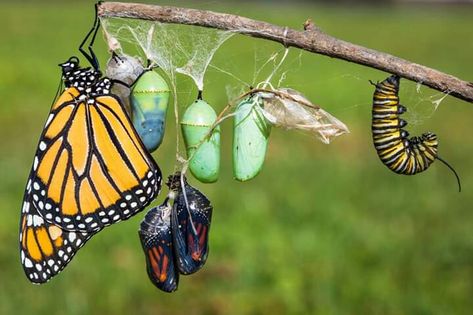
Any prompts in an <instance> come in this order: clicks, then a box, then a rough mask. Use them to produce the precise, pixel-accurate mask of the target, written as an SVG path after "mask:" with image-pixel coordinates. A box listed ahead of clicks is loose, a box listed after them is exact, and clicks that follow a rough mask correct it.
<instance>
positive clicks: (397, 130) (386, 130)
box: [371, 75, 461, 191]
mask: <svg viewBox="0 0 473 315" xmlns="http://www.w3.org/2000/svg"><path fill="white" fill-rule="evenodd" d="M399 80H400V78H399V76H397V75H392V76H390V77H389V78H387V79H386V80H384V81H382V82H380V83H377V84H374V83H373V82H371V84H373V85H374V86H375V87H376V89H375V91H374V95H373V121H372V132H373V142H374V146H375V149H376V152H377V153H378V156H379V158H380V159H381V161H382V162H383V164H384V165H386V166H387V167H388V168H389V169H390V170H391V171H393V172H395V173H398V174H404V175H414V174H417V173H420V172H423V171H425V170H426V169H427V168H429V166H430V165H431V164H432V163H433V162H434V160H435V159H437V160H439V161H441V162H442V163H444V164H445V165H446V166H447V167H448V168H450V170H452V172H453V173H454V174H455V177H456V178H457V182H458V188H459V190H460V191H461V185H460V178H459V177H458V174H457V172H456V171H455V170H454V169H453V167H451V166H450V165H449V164H448V163H447V162H446V161H444V160H443V159H441V158H440V157H439V156H438V150H437V147H438V140H437V136H436V135H435V134H433V133H432V132H426V133H424V134H422V135H421V136H420V137H411V138H408V137H409V133H408V132H407V131H406V130H403V129H402V128H403V127H405V126H406V125H407V122H406V121H405V120H403V119H400V118H399V115H401V114H403V113H404V112H406V111H407V108H406V107H404V106H402V105H400V104H399V96H398V93H399Z"/></svg>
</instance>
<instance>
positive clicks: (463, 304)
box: [0, 1, 473, 314]
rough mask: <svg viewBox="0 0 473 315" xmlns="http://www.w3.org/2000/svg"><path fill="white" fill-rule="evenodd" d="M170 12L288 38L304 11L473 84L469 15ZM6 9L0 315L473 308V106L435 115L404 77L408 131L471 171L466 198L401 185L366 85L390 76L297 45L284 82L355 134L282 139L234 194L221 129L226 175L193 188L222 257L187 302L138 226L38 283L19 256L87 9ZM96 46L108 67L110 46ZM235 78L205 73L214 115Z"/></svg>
mask: <svg viewBox="0 0 473 315" xmlns="http://www.w3.org/2000/svg"><path fill="white" fill-rule="evenodd" d="M166 3H168V4H171V2H166ZM174 4H176V3H175V2H174ZM177 4H178V5H182V6H184V5H188V6H191V7H196V8H205V9H212V10H217V11H226V12H230V13H237V14H241V15H245V16H249V17H253V18H257V19H263V20H266V21H269V22H272V23H275V24H280V25H288V26H289V27H293V28H301V25H302V23H303V22H304V21H305V19H306V18H308V17H311V18H312V19H313V20H314V21H315V23H316V24H317V25H319V26H320V27H321V28H322V29H323V30H325V31H326V32H328V33H329V34H332V35H334V36H337V37H340V38H342V39H345V40H348V41H352V42H355V43H358V44H360V45H364V46H367V47H370V48H373V49H378V50H381V51H385V52H389V53H391V54H394V55H396V56H400V57H403V58H406V59H408V60H411V61H414V62H418V63H421V64H425V65H427V66H431V67H433V68H436V69H439V70H441V71H445V72H447V73H451V74H453V75H456V76H458V77H460V78H463V79H466V80H470V81H473V62H472V55H473V18H472V17H473V7H472V6H469V7H448V6H445V7H443V6H435V7H432V6H428V5H426V6H389V7H388V6H386V7H368V6H355V5H352V6H350V7H348V6H321V5H309V4H272V3H270V2H265V3H256V4H250V3H248V4H241V5H229V4H228V5H227V4H222V3H220V2H217V1H209V2H204V3H183V2H178V3H177ZM0 10H1V11H2V18H1V19H0V30H1V35H0V39H1V40H0V96H1V105H0V133H1V135H2V137H1V141H0V174H1V179H0V314H471V312H472V310H473V209H472V201H473V166H472V164H471V163H470V162H471V156H472V154H473V141H471V134H472V132H473V127H472V126H473V124H472V119H473V118H472V117H473V116H472V114H473V107H472V106H471V105H472V104H469V103H466V102H462V101H459V100H457V99H454V98H452V97H447V98H446V99H445V100H444V101H443V102H442V103H441V105H440V106H439V107H438V109H437V110H436V111H433V110H432V109H433V105H432V104H431V103H430V102H428V101H425V99H426V97H428V96H430V95H437V96H436V97H437V98H438V97H439V95H438V94H437V93H436V92H435V91H430V90H428V89H426V88H423V89H422V92H423V94H417V93H416V91H415V85H414V84H412V83H408V82H407V81H405V80H403V81H402V86H401V89H402V93H401V96H402V100H403V103H404V104H405V105H407V107H408V108H410V109H411V108H414V109H413V110H412V111H411V113H409V115H410V116H407V117H411V118H412V119H414V118H415V117H416V116H414V114H416V113H417V114H420V120H419V123H418V124H416V125H412V124H411V125H409V130H410V131H411V133H413V134H419V133H422V132H424V131H428V130H430V131H434V132H435V133H437V134H438V136H439V138H440V148H439V149H440V154H441V156H442V157H443V158H444V159H446V160H447V161H449V162H450V163H451V164H452V165H453V166H454V167H455V168H456V170H457V171H458V173H459V174H460V176H461V179H462V184H463V192H462V193H461V194H459V193H458V192H457V187H456V183H455V179H454V177H453V175H452V174H451V173H450V172H449V170H448V169H447V168H446V167H444V166H443V165H441V164H440V163H438V162H437V163H434V164H433V165H432V167H431V168H430V169H429V170H428V171H426V172H425V173H422V174H419V175H416V176H413V177H406V176H399V175H395V174H393V173H391V172H390V171H389V170H387V169H386V168H385V167H384V166H383V165H382V164H381V163H380V161H379V160H378V158H377V156H376V153H375V151H374V149H373V146H372V143H371V134H370V113H371V105H370V102H371V98H372V93H373V87H372V86H371V85H370V84H369V83H368V80H369V79H371V80H375V81H376V80H382V79H384V78H385V77H386V76H387V74H386V73H382V72H380V71H377V70H374V69H369V68H366V67H362V66H358V65H355V64H351V63H348V62H344V61H340V60H336V59H331V58H328V57H324V56H318V55H313V54H308V53H299V52H296V51H295V50H294V51H292V52H291V54H290V57H289V59H288V63H287V64H286V66H285V68H284V69H285V70H290V72H289V73H288V75H287V79H286V81H285V82H284V85H285V86H290V87H294V88H297V89H299V90H301V91H302V92H303V93H305V94H306V95H307V96H308V97H309V98H310V99H311V100H313V101H314V102H316V103H318V104H320V105H322V106H323V107H324V108H325V109H326V110H327V111H329V112H330V113H332V114H333V115H335V116H336V117H338V118H339V119H341V120H342V121H344V122H345V123H346V124H347V125H348V127H349V128H350V130H351V133H350V134H349V135H344V136H342V137H340V138H339V139H336V140H335V141H334V142H333V143H332V144H330V145H324V144H322V143H321V142H319V141H317V140H315V139H314V138H313V137H312V136H308V135H304V134H300V133H298V132H286V131H282V130H277V129H274V130H273V133H272V135H271V143H270V147H269V151H268V155H267V160H266V163H265V166H264V169H263V171H262V173H261V174H260V175H259V176H258V177H257V178H255V179H254V180H252V181H249V182H247V183H239V182H236V181H234V180H233V179H232V173H231V123H230V122H225V123H224V125H223V130H224V131H223V135H222V141H223V145H222V163H223V166H222V169H221V176H220V179H219V181H218V182H217V183H216V184H212V185H204V184H199V183H197V182H196V181H195V180H191V181H192V183H193V184H195V185H196V186H197V187H198V188H199V189H201V190H202V191H203V192H204V193H205V194H207V195H208V197H209V198H210V200H211V201H212V202H213V204H214V216H213V222H212V229H211V237H210V246H211V253H210V256H209V259H208V261H207V264H206V265H205V267H204V268H203V269H202V270H201V271H199V272H198V273H197V274H195V275H192V276H187V277H181V281H180V287H179V290H178V291H177V292H176V293H173V294H165V293H162V292H160V291H158V290H157V289H156V288H155V287H153V286H152V284H151V283H150V282H149V281H148V278H147V275H146V272H145V268H144V257H143V254H142V252H141V247H140V243H139V240H138V237H137V229H138V225H139V222H140V220H141V218H142V216H143V214H139V215H137V216H135V217H134V218H132V219H130V220H128V221H126V222H122V223H119V224H116V225H114V226H112V227H109V228H107V229H105V230H104V231H103V232H101V233H99V234H98V235H96V236H94V237H93V238H92V240H90V241H89V243H88V244H87V246H85V248H84V249H82V250H80V252H79V253H78V255H77V256H76V257H75V258H74V259H73V261H72V262H71V264H70V265H69V266H68V267H67V268H66V269H65V270H64V271H63V272H62V273H61V274H60V275H59V276H57V277H56V278H54V279H53V280H52V281H51V282H50V283H48V284H45V285H42V286H35V285H32V284H30V283H29V282H28V280H27V279H26V277H25V276H24V274H23V270H22V267H21V264H20V261H19V253H18V220H19V214H20V208H21V200H22V194H23V189H24V185H25V182H26V177H27V175H28V172H29V169H30V167H31V162H32V158H33V154H34V150H35V148H36V145H37V140H38V136H39V134H40V132H41V129H42V127H43V123H44V121H45V119H46V117H47V113H48V110H49V105H50V102H51V100H52V98H53V96H54V92H55V89H56V87H57V82H58V79H59V68H58V67H57V66H56V65H57V64H58V63H59V62H62V61H64V60H66V59H67V58H68V57H69V56H70V55H72V54H78V52H77V50H76V47H77V45H78V43H79V42H80V40H81V39H82V37H83V36H84V34H85V32H86V31H87V30H88V28H89V27H90V24H91V21H92V17H93V5H92V2H91V1H82V2H80V3H78V2H43V1H42V2H25V3H21V4H13V3H4V2H2V4H0ZM97 50H98V51H99V53H100V58H101V60H102V63H105V60H106V59H107V53H106V49H105V45H104V42H103V40H102V39H101V38H100V39H99V41H98V43H97ZM280 50H281V46H280V45H276V44H272V43H267V42H264V41H262V40H256V39H251V38H246V37H243V36H234V37H233V38H231V39H230V40H229V41H228V42H226V43H225V44H224V46H223V47H222V48H221V50H219V51H218V52H217V54H216V56H215V60H214V63H215V64H216V65H218V66H219V67H223V68H225V69H227V70H229V71H231V72H232V73H233V74H235V75H237V76H239V77H240V78H242V79H243V80H245V81H247V82H249V81H251V78H252V74H253V71H254V67H255V64H256V65H257V66H258V65H261V64H262V62H263V57H264V56H268V55H269V54H270V53H271V52H274V51H280ZM255 56H256V57H255ZM182 82H183V83H180V95H181V96H183V97H181V98H180V100H181V102H180V107H181V109H183V108H185V105H187V104H188V103H190V102H192V100H193V98H194V97H195V90H193V88H192V86H191V84H190V82H189V80H182ZM226 84H230V85H232V84H236V81H235V80H233V79H232V78H231V77H228V76H226V75H223V74H221V73H219V72H217V71H214V70H211V71H209V72H208V74H207V76H206V86H205V93H206V94H205V95H206V99H207V100H208V102H209V103H211V104H213V105H214V106H215V108H216V109H219V108H223V106H224V105H225V103H226V101H227V97H226V94H225V89H224V88H225V85H226ZM422 100H424V101H422ZM421 101H422V102H421ZM411 104H412V105H411ZM414 104H418V105H417V106H414ZM412 112H413V113H414V114H413V113H412ZM169 118H170V119H169V121H168V130H167V136H166V139H165V140H164V143H163V146H162V147H161V148H160V149H159V150H158V152H157V153H155V154H154V157H155V158H156V160H157V161H158V163H159V165H160V166H161V169H162V170H163V173H164V174H165V175H169V174H170V173H171V172H172V170H173V165H174V149H175V128H174V123H173V120H172V117H171V115H170V116H169ZM163 195H164V194H162V195H161V196H160V197H159V198H158V200H157V201H156V203H158V202H160V201H161V200H162V198H163Z"/></svg>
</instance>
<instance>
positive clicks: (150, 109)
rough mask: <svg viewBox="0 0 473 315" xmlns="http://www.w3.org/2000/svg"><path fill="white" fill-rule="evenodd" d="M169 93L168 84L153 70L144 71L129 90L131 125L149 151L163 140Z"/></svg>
mask: <svg viewBox="0 0 473 315" xmlns="http://www.w3.org/2000/svg"><path fill="white" fill-rule="evenodd" d="M169 94H170V89H169V86H168V84H167V83H166V81H165V80H164V79H163V77H162V76H161V75H160V74H159V73H157V72H155V71H153V70H148V71H145V72H144V73H143V74H142V75H141V76H140V77H139V78H138V80H137V81H136V84H135V85H134V87H133V89H132V91H131V96H130V100H131V109H132V113H133V114H132V120H133V126H135V129H136V131H137V132H138V134H139V135H140V137H141V140H142V141H143V143H144V145H145V146H146V149H148V151H149V152H153V151H154V150H156V149H157V148H158V147H159V145H160V144H161V142H162V141H163V137H164V129H165V123H166V113H167V109H168V103H169Z"/></svg>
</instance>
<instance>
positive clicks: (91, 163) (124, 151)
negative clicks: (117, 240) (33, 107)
mask: <svg viewBox="0 0 473 315" xmlns="http://www.w3.org/2000/svg"><path fill="white" fill-rule="evenodd" d="M69 90H72V91H69ZM69 90H66V91H65V92H64V94H63V95H62V96H61V97H60V98H59V100H58V103H59V102H62V103H61V104H59V105H58V103H56V105H54V106H53V108H52V110H51V114H50V115H49V118H48V121H47V122H46V126H45V129H44V132H43V135H42V136H41V139H40V143H39V146H38V151H37V154H36V156H35V160H34V165H33V173H32V176H31V180H32V190H31V194H32V204H33V205H34V206H35V208H36V209H37V210H38V212H39V214H40V215H41V216H42V217H44V219H45V220H47V221H48V222H52V223H54V224H56V225H58V226H59V227H61V228H63V229H67V230H74V231H88V232H91V231H97V230H99V229H101V228H103V227H104V226H107V225H110V224H112V223H114V222H117V221H119V220H125V219H128V218H129V217H131V216H133V215H134V214H136V213H137V212H139V211H141V210H142V209H143V208H144V207H145V206H146V205H148V204H149V203H150V202H151V201H152V200H153V199H154V198H155V196H156V195H157V194H158V193H159V189H160V183H161V172H160V170H159V168H158V166H157V165H156V163H155V162H154V160H153V159H152V157H151V156H150V155H149V153H148V152H147V151H146V149H145V148H144V146H143V144H142V143H141V141H140V139H139V137H138V136H137V134H136V131H135V130H134V128H133V127H132V125H131V123H130V121H129V119H128V117H127V116H126V114H125V112H124V110H123V107H122V105H121V104H120V103H119V101H118V100H117V98H115V97H114V96H112V95H107V96H99V97H97V98H89V99H86V98H83V99H80V98H79V99H77V98H75V96H76V93H75V89H74V88H71V89H69ZM68 95H69V96H70V97H71V98H72V100H69V98H68Z"/></svg>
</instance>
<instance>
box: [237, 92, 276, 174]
mask: <svg viewBox="0 0 473 315" xmlns="http://www.w3.org/2000/svg"><path fill="white" fill-rule="evenodd" d="M262 107H263V104H262V99H261V98H260V97H259V96H258V95H254V96H252V97H249V98H247V99H245V100H243V101H242V102H240V104H238V106H237V108H236V109H235V119H234V125H233V176H234V177H235V179H237V180H239V181H246V180H249V179H252V178H253V177H255V176H256V175H258V173H259V172H260V171H261V168H262V167H263V163H264V158H265V155H266V148H267V146H268V138H269V134H270V132H271V124H270V123H269V122H268V121H267V120H266V118H265V117H264V115H263V113H262Z"/></svg>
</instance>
